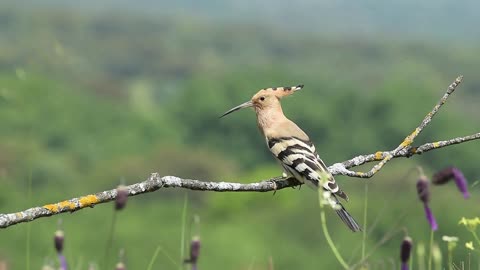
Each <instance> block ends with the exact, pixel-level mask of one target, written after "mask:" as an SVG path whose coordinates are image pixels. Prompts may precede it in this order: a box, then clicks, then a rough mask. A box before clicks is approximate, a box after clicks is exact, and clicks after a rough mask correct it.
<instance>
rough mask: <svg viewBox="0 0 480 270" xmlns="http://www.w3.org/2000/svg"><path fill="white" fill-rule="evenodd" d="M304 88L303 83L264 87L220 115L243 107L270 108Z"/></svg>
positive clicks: (257, 109)
mask: <svg viewBox="0 0 480 270" xmlns="http://www.w3.org/2000/svg"><path fill="white" fill-rule="evenodd" d="M302 88H303V85H297V86H292V87H272V88H264V89H261V90H260V91H258V92H257V93H256V94H255V95H253V97H252V99H251V100H249V101H247V102H245V103H242V104H240V105H238V106H236V107H234V108H232V109H230V110H228V111H227V112H226V113H224V114H223V115H222V116H220V117H224V116H226V115H228V114H230V113H232V112H235V111H238V110H240V109H243V108H250V107H253V108H254V109H255V111H257V112H258V111H262V110H265V109H268V108H272V107H277V106H280V99H281V98H283V97H285V96H288V95H291V94H293V93H295V92H296V91H298V90H300V89H302Z"/></svg>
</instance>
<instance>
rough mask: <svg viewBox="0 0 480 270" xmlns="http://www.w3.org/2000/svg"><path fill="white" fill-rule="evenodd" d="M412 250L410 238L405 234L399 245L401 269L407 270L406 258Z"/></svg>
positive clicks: (408, 257)
mask: <svg viewBox="0 0 480 270" xmlns="http://www.w3.org/2000/svg"><path fill="white" fill-rule="evenodd" d="M411 251H412V238H410V237H408V236H405V238H404V239H403V241H402V245H401V246H400V261H401V262H402V268H401V269H402V270H408V259H410V252H411Z"/></svg>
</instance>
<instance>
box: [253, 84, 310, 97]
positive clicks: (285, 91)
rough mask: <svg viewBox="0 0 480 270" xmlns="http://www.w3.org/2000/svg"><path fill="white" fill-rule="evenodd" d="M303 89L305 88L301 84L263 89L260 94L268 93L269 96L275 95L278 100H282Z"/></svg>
mask: <svg viewBox="0 0 480 270" xmlns="http://www.w3.org/2000/svg"><path fill="white" fill-rule="evenodd" d="M302 88H303V84H299V85H296V86H292V87H269V88H263V89H261V90H260V91H259V92H258V94H259V93H265V92H267V93H268V94H273V95H275V96H276V97H278V98H282V97H285V96H289V95H291V94H293V93H295V92H297V91H298V90H300V89H302Z"/></svg>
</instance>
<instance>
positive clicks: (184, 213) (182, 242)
mask: <svg viewBox="0 0 480 270" xmlns="http://www.w3.org/2000/svg"><path fill="white" fill-rule="evenodd" d="M187 204H188V194H187V193H185V199H184V201H183V210H182V234H181V236H180V264H179V268H178V269H180V270H182V269H183V260H185V227H186V223H187Z"/></svg>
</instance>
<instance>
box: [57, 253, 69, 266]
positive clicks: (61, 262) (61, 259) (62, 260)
mask: <svg viewBox="0 0 480 270" xmlns="http://www.w3.org/2000/svg"><path fill="white" fill-rule="evenodd" d="M58 260H59V261H60V269H61V270H67V269H68V266H67V260H66V259H65V256H63V254H62V253H58Z"/></svg>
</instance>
